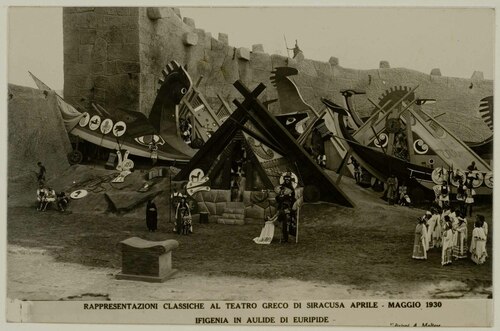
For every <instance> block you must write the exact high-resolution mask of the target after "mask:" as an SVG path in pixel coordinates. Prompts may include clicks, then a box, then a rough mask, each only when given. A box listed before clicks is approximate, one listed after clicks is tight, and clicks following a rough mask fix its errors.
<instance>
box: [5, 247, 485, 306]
mask: <svg viewBox="0 0 500 331" xmlns="http://www.w3.org/2000/svg"><path fill="white" fill-rule="evenodd" d="M118 271H119V270H116V269H111V268H97V267H86V266H83V265H80V264H75V263H61V262H56V261H54V258H52V257H51V256H50V255H48V254H47V252H46V251H45V250H42V249H33V248H31V249H27V248H23V247H20V246H16V245H9V249H8V286H7V287H8V292H7V296H8V297H9V298H17V299H21V300H159V301H163V300H273V301H276V300H309V299H310V300H328V299H332V298H335V299H361V298H366V299H368V298H371V299H392V298H409V297H411V298H441V299H443V298H467V297H475V298H478V297H484V298H487V297H489V296H491V291H492V288H491V287H489V288H483V287H476V288H474V289H471V288H470V287H469V286H468V285H467V284H465V283H463V282H459V281H442V282H439V283H436V282H422V283H420V284H418V285H416V284H415V283H405V282H399V283H397V284H394V283H392V284H389V283H384V282H381V283H380V284H378V285H377V286H376V288H374V289H371V290H370V289H368V290H357V289H355V287H353V286H346V285H341V284H328V283H323V282H312V281H299V280H294V279H290V278H288V279H276V280H262V279H251V278H243V277H230V276H223V277H221V276H201V275H196V274H191V273H187V272H177V273H176V274H175V275H174V276H173V277H172V278H171V279H169V280H168V281H166V282H165V283H162V284H156V283H146V282H135V281H127V280H117V279H115V277H114V275H115V274H116V273H117V272H118ZM139 293H140V296H138V294H139Z"/></svg>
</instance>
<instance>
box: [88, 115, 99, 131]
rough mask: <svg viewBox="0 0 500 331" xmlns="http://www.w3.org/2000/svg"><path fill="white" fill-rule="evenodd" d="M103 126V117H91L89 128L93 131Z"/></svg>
mask: <svg viewBox="0 0 500 331" xmlns="http://www.w3.org/2000/svg"><path fill="white" fill-rule="evenodd" d="M100 126H101V118H100V117H99V115H94V116H92V117H91V118H90V122H89V129H90V130H92V131H95V130H97V129H98V128H99V127H100Z"/></svg>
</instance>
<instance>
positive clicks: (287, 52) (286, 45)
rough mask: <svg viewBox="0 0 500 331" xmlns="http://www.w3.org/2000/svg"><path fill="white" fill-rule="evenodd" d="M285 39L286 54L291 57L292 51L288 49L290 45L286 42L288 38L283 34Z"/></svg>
mask: <svg viewBox="0 0 500 331" xmlns="http://www.w3.org/2000/svg"><path fill="white" fill-rule="evenodd" d="M283 39H285V48H286V54H287V55H288V57H290V49H289V48H288V43H287V42H286V36H285V34H283Z"/></svg>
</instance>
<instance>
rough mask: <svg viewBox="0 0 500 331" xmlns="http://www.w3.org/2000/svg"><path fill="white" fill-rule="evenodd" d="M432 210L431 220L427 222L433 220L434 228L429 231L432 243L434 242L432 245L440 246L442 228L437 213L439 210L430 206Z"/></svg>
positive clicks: (439, 216)
mask: <svg viewBox="0 0 500 331" xmlns="http://www.w3.org/2000/svg"><path fill="white" fill-rule="evenodd" d="M431 212H432V217H431V220H432V221H431V220H429V223H431V222H434V223H435V226H434V230H433V231H432V232H431V233H432V243H433V244H434V247H438V248H439V247H441V245H442V243H441V241H442V235H443V228H442V222H441V215H440V213H439V210H437V208H431Z"/></svg>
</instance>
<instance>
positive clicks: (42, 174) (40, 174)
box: [36, 162, 47, 184]
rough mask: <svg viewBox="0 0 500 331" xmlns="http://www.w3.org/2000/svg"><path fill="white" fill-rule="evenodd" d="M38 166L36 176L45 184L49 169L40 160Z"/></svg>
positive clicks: (39, 181)
mask: <svg viewBox="0 0 500 331" xmlns="http://www.w3.org/2000/svg"><path fill="white" fill-rule="evenodd" d="M36 165H37V166H38V174H37V176H36V178H37V180H38V183H40V184H43V183H45V174H46V173H47V169H45V166H44V165H43V164H42V162H38V163H37V164H36Z"/></svg>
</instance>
